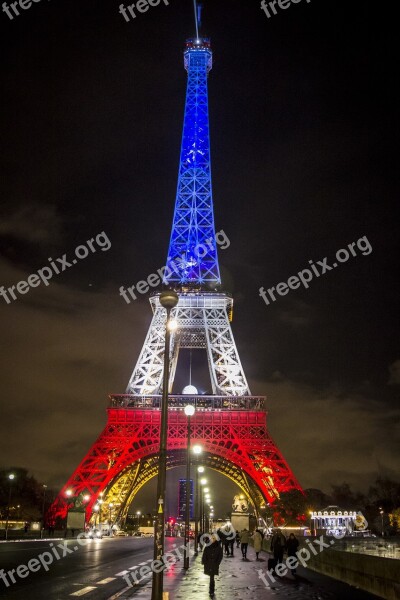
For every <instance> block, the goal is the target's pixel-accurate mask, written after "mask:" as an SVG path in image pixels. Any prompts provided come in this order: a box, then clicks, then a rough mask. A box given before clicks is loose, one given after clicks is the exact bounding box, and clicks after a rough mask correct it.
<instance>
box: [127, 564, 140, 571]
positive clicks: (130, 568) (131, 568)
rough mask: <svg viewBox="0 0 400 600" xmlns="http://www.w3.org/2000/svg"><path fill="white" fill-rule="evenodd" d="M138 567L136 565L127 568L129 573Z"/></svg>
mask: <svg viewBox="0 0 400 600" xmlns="http://www.w3.org/2000/svg"><path fill="white" fill-rule="evenodd" d="M138 568H139V567H138V566H137V565H136V566H135V567H129V570H130V571H133V569H138Z"/></svg>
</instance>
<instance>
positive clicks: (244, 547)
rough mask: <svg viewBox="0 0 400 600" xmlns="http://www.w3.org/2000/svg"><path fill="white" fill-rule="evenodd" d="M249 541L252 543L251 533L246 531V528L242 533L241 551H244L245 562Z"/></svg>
mask: <svg viewBox="0 0 400 600" xmlns="http://www.w3.org/2000/svg"><path fill="white" fill-rule="evenodd" d="M249 541H250V531H249V530H248V529H246V527H245V528H244V529H242V531H241V532H240V549H241V551H242V558H243V560H246V559H247V547H248V545H249Z"/></svg>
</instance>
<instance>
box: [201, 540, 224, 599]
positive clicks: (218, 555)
mask: <svg viewBox="0 0 400 600" xmlns="http://www.w3.org/2000/svg"><path fill="white" fill-rule="evenodd" d="M222 557H223V552H222V548H221V544H220V543H219V541H218V540H217V538H216V536H215V535H213V536H211V538H210V537H208V539H206V540H205V545H204V550H203V556H202V557H201V563H202V564H203V565H204V574H205V575H208V576H209V577H210V589H209V593H210V597H211V598H214V592H215V579H214V578H215V576H216V575H219V565H220V564H221V561H222Z"/></svg>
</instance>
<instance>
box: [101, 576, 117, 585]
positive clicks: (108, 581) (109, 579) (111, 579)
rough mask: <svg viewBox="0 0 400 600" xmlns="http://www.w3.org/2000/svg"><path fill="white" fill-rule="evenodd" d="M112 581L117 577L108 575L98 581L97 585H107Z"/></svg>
mask: <svg viewBox="0 0 400 600" xmlns="http://www.w3.org/2000/svg"><path fill="white" fill-rule="evenodd" d="M110 581H115V577H107V578H106V579H102V580H101V581H98V582H97V585H106V583H110Z"/></svg>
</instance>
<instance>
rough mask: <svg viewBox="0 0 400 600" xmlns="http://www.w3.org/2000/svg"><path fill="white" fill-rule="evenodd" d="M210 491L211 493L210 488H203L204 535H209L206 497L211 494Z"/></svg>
mask: <svg viewBox="0 0 400 600" xmlns="http://www.w3.org/2000/svg"><path fill="white" fill-rule="evenodd" d="M209 491H210V488H208V487H206V488H203V497H202V503H203V525H202V528H203V533H207V531H208V529H207V517H206V514H207V508H206V496H207V494H208V493H209Z"/></svg>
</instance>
